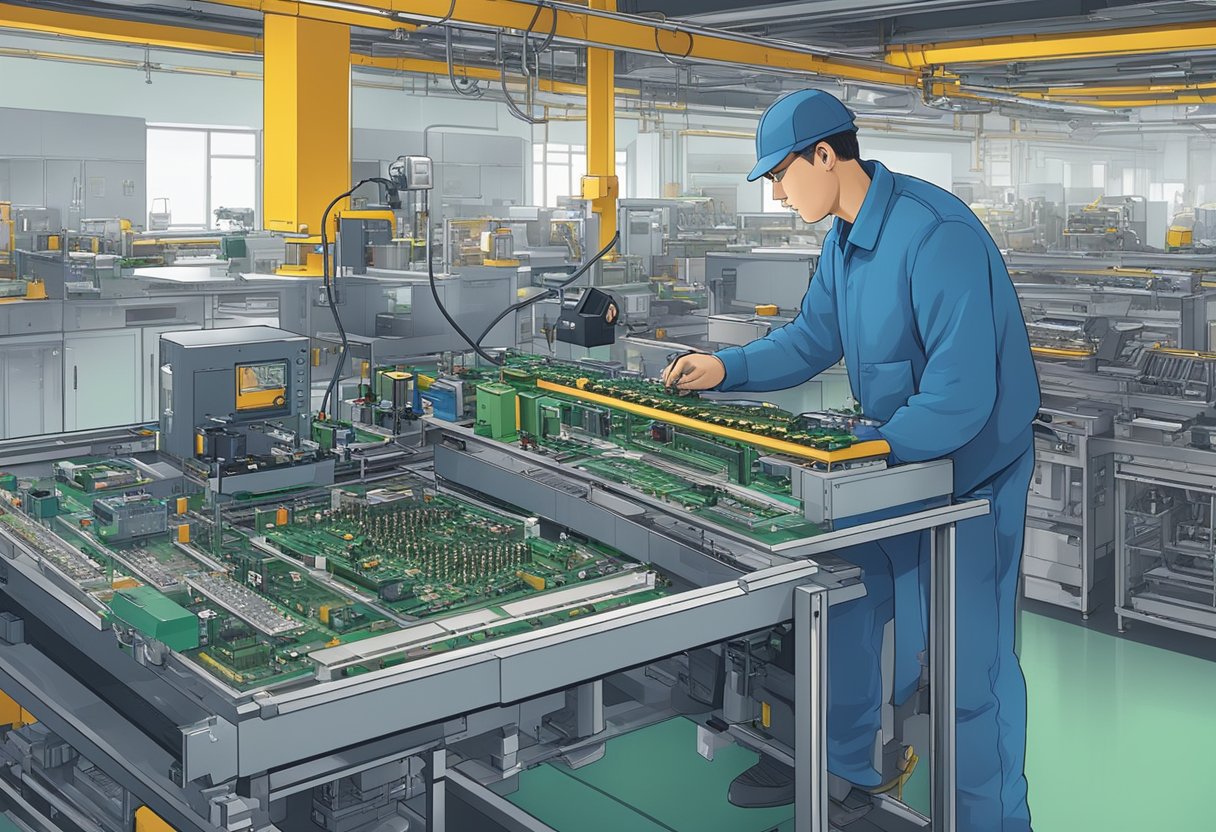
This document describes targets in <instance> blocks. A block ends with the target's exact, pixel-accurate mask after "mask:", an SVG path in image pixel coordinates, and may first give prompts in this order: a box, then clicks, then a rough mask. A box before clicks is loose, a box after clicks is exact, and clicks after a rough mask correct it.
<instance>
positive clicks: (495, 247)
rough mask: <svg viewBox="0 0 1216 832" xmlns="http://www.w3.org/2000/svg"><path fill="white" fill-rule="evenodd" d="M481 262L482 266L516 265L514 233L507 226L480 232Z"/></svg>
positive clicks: (517, 261) (517, 260)
mask: <svg viewBox="0 0 1216 832" xmlns="http://www.w3.org/2000/svg"><path fill="white" fill-rule="evenodd" d="M480 246H481V263H482V265H483V266H518V265H519V259H518V258H516V256H515V235H514V234H513V233H512V232H511V229H509V228H495V229H494V230H493V231H483V232H481V241H480Z"/></svg>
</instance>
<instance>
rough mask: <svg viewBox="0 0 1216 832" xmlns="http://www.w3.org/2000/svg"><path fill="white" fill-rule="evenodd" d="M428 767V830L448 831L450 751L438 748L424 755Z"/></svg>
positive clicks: (425, 774) (425, 773)
mask: <svg viewBox="0 0 1216 832" xmlns="http://www.w3.org/2000/svg"><path fill="white" fill-rule="evenodd" d="M423 758H424V759H425V761H426V768H425V770H424V771H423V777H424V778H425V779H426V784H427V789H426V832H447V829H448V822H447V783H448V781H447V777H448V751H447V749H446V748H436V749H432V750H430V751H427V752H426V754H424V755H423Z"/></svg>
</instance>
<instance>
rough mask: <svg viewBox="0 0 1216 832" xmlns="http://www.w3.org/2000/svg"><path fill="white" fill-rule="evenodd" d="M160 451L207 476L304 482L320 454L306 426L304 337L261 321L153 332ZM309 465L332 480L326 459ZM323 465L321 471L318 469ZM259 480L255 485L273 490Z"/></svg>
mask: <svg viewBox="0 0 1216 832" xmlns="http://www.w3.org/2000/svg"><path fill="white" fill-rule="evenodd" d="M160 385H161V403H162V408H163V409H162V411H161V414H160V431H161V449H162V450H164V451H165V452H167V453H169V454H170V455H171V456H174V457H177V458H178V459H181V460H182V461H183V465H184V466H185V467H186V469H187V470H188V471H193V472H194V473H195V474H200V473H202V472H206V476H207V477H208V478H212V477H215V478H221V479H225V483H226V485H229V487H231V488H236V487H237V485H238V483H236V482H232V483H228V482H227V480H230V479H235V478H236V476H235V475H237V474H257V473H273V472H274V471H275V469H280V471H285V470H286V469H296V468H299V469H300V470H293V471H292V472H290V473H287V474H282V475H281V476H278V477H270V476H266V477H262V478H261V480H264V481H266V482H273V483H278V485H277V487H287V486H288V485H292V484H299V483H301V482H309V481H312V480H311V477H313V476H314V474H313V473H310V472H309V469H310V467H311V466H309V463H314V462H321V461H322V460H323V459H324V456H325V455H324V454H323V453H322V452H321V449H320V447H319V446H318V445H317V443H316V442H314V441H312V439H311V438H308V437H310V436H311V431H310V430H309V421H310V419H309V369H308V339H307V338H305V337H304V336H302V335H296V334H294V333H291V332H285V331H284V330H281V329H274V328H272V327H266V326H251V327H236V328H232V329H209V330H200V331H191V332H171V333H166V334H165V335H162V336H161V341H160ZM327 462H328V464H327V466H317V470H316V472H315V476H317V477H320V478H321V479H317V480H316V481H317V482H322V481H324V478H326V477H328V478H329V480H328V481H332V476H333V462H332V460H328V461H327ZM323 468H327V471H326V470H322V469H323ZM266 482H261V484H259V486H258V487H259V489H261V490H268V489H270V488H273V487H276V486H273V485H267V484H266Z"/></svg>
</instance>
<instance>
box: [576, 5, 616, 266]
mask: <svg viewBox="0 0 1216 832" xmlns="http://www.w3.org/2000/svg"><path fill="white" fill-rule="evenodd" d="M589 8H592V9H598V10H602V11H610V12H615V11H616V0H590V4H589ZM615 55H616V53H615V52H613V51H612V50H611V49H594V48H591V47H588V48H587V175H586V176H584V177H583V194H582V196H583V199H589V200H591V210H592V211H593V212H594V213H596V214H597V215H599V219H600V239H599V245H597V246H596V250H597V251H598V250H599V249H601V248H603V247H604V246H606V245H608V243H609V242H610V241H611V240H612V238H613V237H614V236H615V235H616V201H617V197H618V195H619V194H620V187H619V183H618V182H617V179H616V96H615V93H616V68H615V65H614V59H615Z"/></svg>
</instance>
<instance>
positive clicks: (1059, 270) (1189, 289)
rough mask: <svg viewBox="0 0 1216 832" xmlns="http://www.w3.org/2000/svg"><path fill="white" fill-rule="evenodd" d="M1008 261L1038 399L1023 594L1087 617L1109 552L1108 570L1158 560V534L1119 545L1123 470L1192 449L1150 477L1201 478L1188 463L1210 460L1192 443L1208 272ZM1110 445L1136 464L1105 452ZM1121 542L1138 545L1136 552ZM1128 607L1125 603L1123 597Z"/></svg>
mask: <svg viewBox="0 0 1216 832" xmlns="http://www.w3.org/2000/svg"><path fill="white" fill-rule="evenodd" d="M1007 260H1008V263H1009V270H1010V274H1011V276H1012V277H1013V281H1014V286H1015V287H1016V289H1017V292H1018V297H1019V301H1020V303H1021V307H1022V312H1023V315H1024V317H1025V318H1026V325H1027V330H1028V333H1029V335H1030V343H1031V350H1032V352H1033V353H1034V358H1035V365H1036V368H1037V371H1038V376H1039V384H1040V388H1041V393H1042V406H1041V407H1040V413H1039V419H1038V422H1037V424H1036V427H1035V449H1036V463H1035V472H1034V477H1033V479H1032V481H1031V486H1030V494H1029V501H1028V504H1027V518H1026V541H1025V552H1024V556H1023V559H1022V572H1023V586H1024V591H1025V593H1026V596H1027V597H1029V598H1033V599H1035V600H1039V601H1045V602H1047V603H1051V604H1055V605H1057V606H1061V607H1065V608H1069V609H1073V610H1076V611H1077V612H1079V613H1081V614H1082V615H1083V616H1084V615H1089V614H1090V613H1092V612H1093V611H1094V610H1096V609H1098V608H1099V607H1100V606H1101V604H1102V599H1101V597H1100V596H1099V594H1098V593H1096V592H1095V586H1097V585H1099V583H1100V581H1101V576H1102V574H1103V572H1104V570H1105V569H1108V568H1109V564H1110V563H1111V561H1112V560H1114V561H1116V564H1117V569H1116V571H1117V570H1118V568H1123V567H1124V566H1126V565H1127V564H1133V565H1132V566H1131V568H1132V569H1133V571H1134V570H1135V568H1137V567H1136V566H1135V565H1134V564H1137V563H1148V562H1149V560H1151V558H1150V556H1149V555H1147V554H1145V553H1147V552H1150V551H1152V552H1156V553H1157V554H1156V555H1153V556H1152V557H1156V558H1157V559H1158V561H1159V560H1160V558H1162V557H1166V556H1167V551H1168V550H1166V549H1162V548H1161V544H1160V541H1159V540H1157V539H1150V538H1149V537H1147V536H1140V535H1139V534H1138V533H1136V532H1135V531H1134V530H1133V531H1132V532H1131V533H1130V538H1132V539H1133V540H1129V543H1128V544H1127V546H1124V545H1123V544H1120V543H1118V542H1117V541H1116V537H1117V535H1118V533H1119V532H1118V531H1117V530H1118V529H1119V527H1120V524H1121V523H1122V522H1123V520H1122V516H1123V515H1124V514H1125V513H1126V514H1127V516H1130V512H1131V511H1132V508H1131V505H1132V502H1134V500H1135V499H1136V498H1135V496H1131V497H1129V498H1128V499H1129V502H1128V503H1127V508H1126V512H1125V510H1124V509H1121V508H1119V503H1118V501H1117V492H1118V491H1119V490H1120V489H1123V490H1126V489H1127V488H1128V487H1129V486H1124V485H1122V484H1120V483H1119V482H1117V480H1116V477H1117V475H1118V472H1119V470H1120V468H1123V467H1126V468H1127V469H1128V471H1129V472H1131V471H1138V473H1136V474H1135V476H1141V473H1139V472H1143V471H1144V470H1145V469H1144V467H1143V466H1144V465H1154V464H1155V465H1159V466H1161V467H1162V468H1163V469H1167V468H1168V466H1171V465H1180V464H1182V462H1181V456H1182V455H1187V456H1193V457H1195V458H1196V461H1194V462H1191V461H1189V460H1188V461H1187V462H1186V466H1187V467H1186V469H1185V471H1186V472H1185V473H1181V469H1179V470H1178V471H1176V472H1175V473H1173V474H1167V473H1164V472H1162V473H1160V474H1157V475H1155V476H1160V477H1164V478H1166V479H1168V478H1169V477H1171V476H1182V477H1186V478H1187V481H1188V482H1190V481H1192V479H1194V481H1196V482H1198V480H1197V479H1195V478H1196V477H1197V476H1198V475H1197V474H1196V472H1197V471H1199V470H1200V468H1201V467H1202V463H1201V462H1200V461H1199V460H1200V458H1202V457H1204V456H1209V455H1210V452H1208V451H1202V450H1198V449H1200V448H1203V447H1204V446H1205V445H1208V444H1210V438H1209V428H1208V427H1207V425H1208V424H1209V423H1210V422H1211V421H1212V419H1213V416H1216V356H1212V355H1210V354H1209V353H1207V352H1206V350H1207V349H1208V345H1209V332H1208V323H1207V312H1206V310H1207V305H1208V302H1209V301H1208V297H1209V294H1210V293H1209V292H1208V291H1206V288H1207V287H1208V286H1209V284H1210V282H1211V280H1212V279H1213V278H1216V272H1213V271H1211V270H1208V269H1205V268H1203V267H1202V266H1203V265H1204V264H1203V263H1202V259H1201V258H1198V257H1196V258H1193V259H1192V258H1188V257H1186V256H1185V255H1165V254H1135V255H1133V254H1109V255H1106V256H1104V257H1095V256H1094V255H1088V256H1085V257H1078V256H1075V255H1031V254H1019V255H1010V256H1008V257H1007ZM1112 442H1114V443H1119V444H1120V445H1121V447H1120V450H1119V453H1120V455H1122V454H1125V453H1126V454H1130V455H1132V456H1135V457H1136V458H1137V462H1136V463H1135V464H1131V463H1127V464H1126V465H1125V462H1123V461H1120V460H1117V459H1116V458H1113V457H1112V456H1111V443H1112ZM1154 460H1155V462H1154ZM1174 460H1179V461H1177V462H1175V461H1174ZM1206 464H1207V465H1211V464H1212V463H1210V462H1209V463H1206ZM1144 476H1148V475H1147V474H1145V475H1144ZM1129 547H1141V548H1140V549H1139V550H1137V552H1138V553H1134V554H1133V548H1129ZM1112 553H1113V554H1114V557H1110V556H1111V555H1112ZM1133 562H1134V563H1133ZM1151 568H1156V567H1155V566H1153V567H1150V569H1151ZM1129 591H1130V590H1129ZM1152 592H1153V593H1154V594H1156V595H1157V596H1161V595H1162V594H1163V593H1162V590H1161V589H1160V588H1159V587H1158V588H1157V589H1154V590H1153V591H1152ZM1125 601H1126V599H1125ZM1155 604H1156V602H1150V606H1151V608H1152V609H1154V610H1157V609H1163V608H1164V607H1159V606H1155ZM1125 606H1126V607H1127V608H1128V609H1132V606H1131V601H1126V603H1125ZM1148 608H1149V607H1144V609H1146V610H1147V609H1148ZM1133 611H1134V610H1133Z"/></svg>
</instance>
